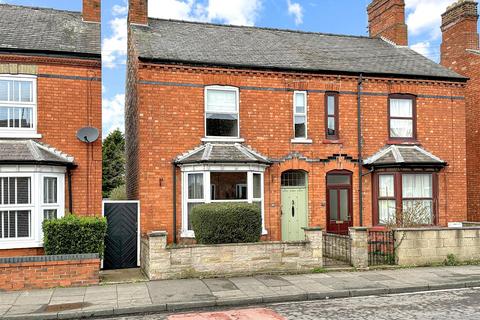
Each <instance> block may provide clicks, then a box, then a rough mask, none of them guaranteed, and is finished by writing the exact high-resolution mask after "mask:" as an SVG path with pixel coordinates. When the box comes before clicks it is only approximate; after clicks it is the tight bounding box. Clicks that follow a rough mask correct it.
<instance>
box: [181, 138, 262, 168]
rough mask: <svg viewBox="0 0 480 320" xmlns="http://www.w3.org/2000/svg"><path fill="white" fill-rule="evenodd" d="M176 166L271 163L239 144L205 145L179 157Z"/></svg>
mask: <svg viewBox="0 0 480 320" xmlns="http://www.w3.org/2000/svg"><path fill="white" fill-rule="evenodd" d="M175 163H176V164H193V163H260V164H271V162H270V161H269V160H268V159H267V158H266V157H264V156H262V155H261V154H259V153H258V152H256V151H254V150H252V149H251V148H249V147H246V146H244V145H242V144H239V143H205V144H202V145H200V146H199V147H197V148H195V149H194V150H192V151H190V152H187V153H185V154H183V155H181V156H179V157H177V159H176V161H175Z"/></svg>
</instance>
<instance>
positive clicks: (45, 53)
mask: <svg viewBox="0 0 480 320" xmlns="http://www.w3.org/2000/svg"><path fill="white" fill-rule="evenodd" d="M0 53H1V54H14V55H26V56H32V55H33V56H41V57H54V58H77V59H86V60H101V59H102V55H101V54H99V53H90V52H68V51H53V50H30V49H10V48H0Z"/></svg>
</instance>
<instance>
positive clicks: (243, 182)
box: [182, 168, 266, 237]
mask: <svg viewBox="0 0 480 320" xmlns="http://www.w3.org/2000/svg"><path fill="white" fill-rule="evenodd" d="M222 169H223V170H222ZM263 198H264V197H263V171H258V172H255V171H229V170H225V169H224V168H219V169H218V170H211V171H201V172H199V171H191V172H188V171H187V172H185V171H184V172H183V203H184V204H183V206H182V237H194V233H193V230H192V225H191V219H190V214H191V212H192V209H193V208H194V207H195V206H198V205H200V204H204V203H219V202H245V203H254V204H257V205H258V206H259V207H260V210H261V212H262V225H263V232H264V233H266V231H265V224H264V218H263V217H264V200H263Z"/></svg>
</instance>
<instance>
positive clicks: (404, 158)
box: [363, 145, 447, 168]
mask: <svg viewBox="0 0 480 320" xmlns="http://www.w3.org/2000/svg"><path fill="white" fill-rule="evenodd" d="M363 164H364V165H365V166H366V167H368V168H395V167H431V168H443V167H445V166H446V165H447V162H445V161H443V160H442V159H440V158H439V157H437V156H435V155H433V154H432V153H430V152H428V151H426V150H425V149H423V148H421V147H419V146H416V145H415V146H403V145H402V146H401V145H390V146H387V147H385V148H383V149H382V150H380V151H378V152H377V153H375V154H374V155H372V156H371V157H369V158H367V159H366V160H365V161H364V162H363Z"/></svg>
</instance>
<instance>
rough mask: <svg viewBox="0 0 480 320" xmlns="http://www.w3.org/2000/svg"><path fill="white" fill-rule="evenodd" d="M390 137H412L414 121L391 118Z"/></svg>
mask: <svg viewBox="0 0 480 320" xmlns="http://www.w3.org/2000/svg"><path fill="white" fill-rule="evenodd" d="M390 137H395V138H411V137H413V121H412V120H405V119H391V120H390Z"/></svg>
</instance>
